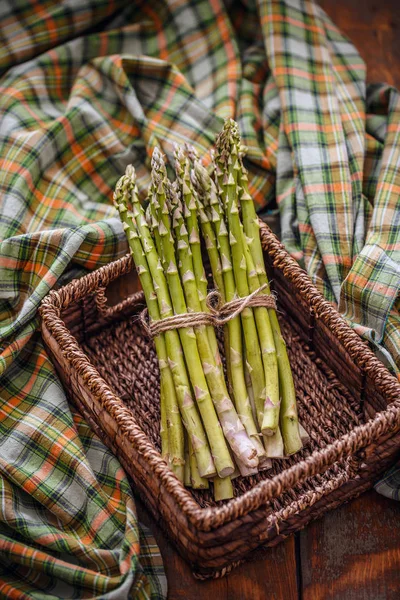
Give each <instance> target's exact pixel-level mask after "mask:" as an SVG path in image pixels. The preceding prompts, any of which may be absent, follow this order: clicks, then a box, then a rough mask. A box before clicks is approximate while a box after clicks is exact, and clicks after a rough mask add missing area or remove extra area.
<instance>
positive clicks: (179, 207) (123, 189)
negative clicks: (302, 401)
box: [114, 120, 302, 500]
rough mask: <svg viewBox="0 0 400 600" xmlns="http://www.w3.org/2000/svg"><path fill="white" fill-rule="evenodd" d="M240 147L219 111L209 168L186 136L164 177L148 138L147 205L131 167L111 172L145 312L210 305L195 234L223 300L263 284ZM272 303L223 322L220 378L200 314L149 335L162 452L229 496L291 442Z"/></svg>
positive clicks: (155, 316)
mask: <svg viewBox="0 0 400 600" xmlns="http://www.w3.org/2000/svg"><path fill="white" fill-rule="evenodd" d="M243 153H244V148H243V147H242V146H241V142H240V137H239V134H238V129H237V125H236V123H235V122H234V121H232V120H228V121H226V123H225V126H224V129H223V131H222V132H221V134H220V135H219V137H218V139H217V142H216V149H215V153H214V155H213V161H212V162H213V164H212V172H211V173H210V172H209V170H207V169H206V168H205V167H204V166H203V164H202V162H201V161H200V160H199V157H198V156H197V154H196V152H195V150H194V149H193V148H189V147H186V148H185V149H182V148H179V147H177V148H176V150H175V156H174V158H175V175H176V178H175V181H174V182H173V183H171V181H170V180H169V179H168V176H167V170H166V166H165V163H164V160H163V157H162V154H161V152H160V151H159V149H158V148H155V149H154V151H153V156H152V171H151V185H150V189H149V192H148V199H147V200H148V202H147V209H146V210H145V209H144V208H143V206H142V204H141V202H140V200H139V195H138V189H137V185H136V174H135V170H134V168H133V167H132V166H128V167H127V169H126V172H125V175H124V176H123V177H122V178H121V179H120V180H119V181H118V183H117V186H116V189H115V194H114V202H115V206H116V208H117V209H118V211H119V214H120V217H121V220H122V222H123V226H124V229H125V231H126V234H127V238H128V242H129V246H130V250H131V253H132V256H133V259H134V262H135V265H136V269H137V273H138V275H139V278H140V281H141V285H142V288H143V291H144V294H145V298H146V304H147V309H148V313H149V318H150V320H151V322H156V321H159V320H160V319H165V318H168V317H171V316H173V315H185V314H188V315H190V313H207V312H209V311H210V307H209V303H208V302H207V294H208V284H207V277H206V274H205V271H204V266H203V257H202V243H201V242H202V239H203V242H204V246H205V249H206V251H207V253H208V258H209V263H210V267H211V271H212V276H213V282H214V288H215V289H217V290H218V292H219V294H220V297H221V300H222V302H224V303H226V302H230V301H231V300H234V299H237V298H243V297H248V296H249V295H250V294H252V293H253V292H257V290H259V291H258V292H257V293H258V294H265V295H270V293H271V292H270V288H269V283H268V279H267V275H266V271H265V267H264V259H263V252H262V247H261V241H260V233H259V222H258V218H257V215H256V212H255V208H254V204H253V201H252V198H251V196H250V194H249V191H248V177H247V172H246V169H245V167H244V165H243V160H242V158H243ZM260 288H261V290H260ZM267 304H268V303H267ZM271 305H272V303H269V304H268V306H269V308H268V307H266V306H257V307H254V306H253V307H251V306H247V307H246V308H244V310H242V312H240V314H238V315H236V316H235V317H234V318H232V319H230V320H228V321H227V322H226V324H225V325H224V345H225V357H226V372H227V380H226V379H225V375H224V369H223V363H222V360H221V356H220V352H219V347H218V342H217V336H216V331H215V328H214V327H212V326H211V325H207V324H201V325H199V326H197V325H196V326H195V327H193V326H189V325H187V326H185V327H183V328H173V327H171V328H168V329H166V330H164V331H162V332H161V333H160V334H159V335H157V336H156V337H155V338H154V342H155V346H156V351H157V355H158V360H159V366H160V389H161V404H160V406H161V445H162V455H163V457H164V459H165V460H166V461H167V462H168V464H169V465H170V467H171V469H172V470H173V471H174V473H175V475H176V476H177V477H178V479H180V480H181V481H182V482H183V483H184V484H185V485H186V486H192V487H193V488H196V489H197V488H208V487H209V480H212V482H213V487H214V497H215V499H216V500H222V499H227V498H231V497H232V496H233V488H232V478H234V477H235V476H237V475H238V474H240V475H242V476H247V475H252V474H255V473H257V472H258V471H259V470H261V469H267V468H269V467H270V466H271V461H270V458H281V457H284V456H287V455H290V454H293V453H295V452H297V451H298V450H299V449H300V448H301V447H302V439H301V433H300V428H299V422H298V417H297V408H296V397H295V392H294V386H293V379H292V374H291V369H290V364H289V360H288V356H287V352H286V346H285V342H284V340H283V338H282V336H281V332H280V327H279V323H278V319H277V316H276V312H275V309H274V308H271Z"/></svg>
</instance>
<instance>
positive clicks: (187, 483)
mask: <svg viewBox="0 0 400 600" xmlns="http://www.w3.org/2000/svg"><path fill="white" fill-rule="evenodd" d="M184 432H185V474H184V483H185V487H192V482H191V480H190V452H189V437H188V435H187V431H186V430H184ZM192 452H193V449H192ZM196 464H197V461H196Z"/></svg>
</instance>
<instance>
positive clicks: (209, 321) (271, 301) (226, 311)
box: [139, 283, 276, 338]
mask: <svg viewBox="0 0 400 600" xmlns="http://www.w3.org/2000/svg"><path fill="white" fill-rule="evenodd" d="M266 287H267V284H266V283H264V284H263V285H262V286H261V287H259V288H258V289H257V290H255V291H254V292H252V293H251V294H249V295H248V296H245V297H244V298H236V299H235V300H231V301H230V302H226V303H225V304H223V302H222V298H221V294H220V293H219V292H218V291H217V290H214V291H212V292H210V293H209V294H208V296H207V298H206V304H207V308H208V310H209V312H192V313H184V314H181V315H172V316H171V317H166V318H165V319H159V320H158V321H152V320H149V314H148V310H147V308H145V309H144V310H143V311H142V312H141V313H140V315H139V319H140V322H141V324H142V325H143V328H144V329H145V331H146V333H147V335H148V336H149V337H151V338H154V337H156V336H157V335H160V333H163V332H164V331H170V330H171V329H180V328H182V327H200V326H201V325H211V326H212V327H222V326H223V325H225V324H226V323H228V321H230V320H231V319H234V318H235V317H237V316H238V315H239V314H240V313H241V312H242V311H243V310H244V309H245V308H248V307H257V306H258V307H261V306H263V307H264V308H273V309H276V302H275V298H274V296H273V295H272V294H268V295H267V294H262V295H260V296H259V295H258V294H259V293H260V292H262V291H263V290H264V289H265V288H266Z"/></svg>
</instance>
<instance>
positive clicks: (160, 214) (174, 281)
mask: <svg viewBox="0 0 400 600" xmlns="http://www.w3.org/2000/svg"><path fill="white" fill-rule="evenodd" d="M152 180H153V185H154V188H155V190H156V197H157V202H158V205H159V208H158V210H157V209H156V213H157V218H158V222H159V233H160V236H161V244H162V250H163V253H164V257H165V261H166V265H168V267H167V270H166V277H167V281H168V287H169V290H170V293H171V300H172V305H173V308H174V311H175V314H182V313H186V312H187V307H186V302H185V297H184V293H183V289H182V285H181V281H180V277H179V273H178V267H177V263H176V257H175V248H174V243H173V237H172V234H171V223H170V216H169V208H168V205H167V198H166V185H167V184H166V182H167V176H166V169H165V164H164V161H163V159H162V156H161V153H160V151H159V150H158V148H155V149H154V151H153V157H152ZM179 337H180V339H181V343H182V348H183V352H184V355H185V359H186V364H187V368H188V372H189V376H190V380H191V383H192V386H193V389H194V391H195V397H196V401H197V405H198V407H199V411H200V414H201V417H202V420H203V423H204V427H205V430H206V432H207V436H208V441H209V444H210V447H211V451H212V455H213V458H214V462H215V466H216V469H217V472H218V475H219V476H220V477H227V476H228V475H231V473H232V472H233V470H234V465H233V462H232V459H231V457H230V454H229V450H228V447H227V445H226V442H225V438H224V435H223V432H222V429H221V425H220V423H219V421H218V417H217V414H216V412H215V408H214V405H213V402H212V398H211V395H210V390H209V389H208V385H207V381H206V378H205V374H204V371H203V368H202V363H201V358H200V355H199V348H198V343H197V340H196V334H195V332H194V330H193V328H192V327H187V328H186V327H185V328H180V329H179Z"/></svg>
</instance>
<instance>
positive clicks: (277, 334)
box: [238, 148, 302, 455]
mask: <svg viewBox="0 0 400 600" xmlns="http://www.w3.org/2000/svg"><path fill="white" fill-rule="evenodd" d="M242 154H243V148H240V152H239V154H238V158H239V165H240V170H239V173H238V185H239V187H240V194H239V201H240V205H241V209H242V217H243V227H244V232H245V235H246V237H247V239H248V245H249V250H250V253H251V255H252V258H253V261H254V264H255V268H256V272H257V275H258V278H259V282H260V284H261V285H263V284H267V288H266V290H265V292H264V293H266V294H270V293H271V292H270V288H269V282H268V278H267V274H266V271H265V265H264V256H263V250H262V246H261V241H260V224H259V220H258V217H257V214H256V210H255V208H254V202H253V200H252V198H251V195H250V194H249V189H248V177H247V171H246V169H245V168H244V165H243V161H242ZM268 314H269V318H270V323H271V328H272V333H273V337H274V343H275V348H276V355H277V363H278V371H279V386H280V395H281V407H280V427H281V429H282V436H283V440H284V445H285V452H286V454H288V455H290V454H294V453H295V452H298V451H299V450H300V448H301V447H302V442H301V437H300V434H299V421H298V415H297V404H296V393H295V389H294V384H293V376H292V371H291V368H290V362H289V358H288V355H287V350H286V344H285V340H284V339H283V337H282V334H281V330H280V326H279V321H278V317H277V314H276V311H275V310H274V309H268Z"/></svg>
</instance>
